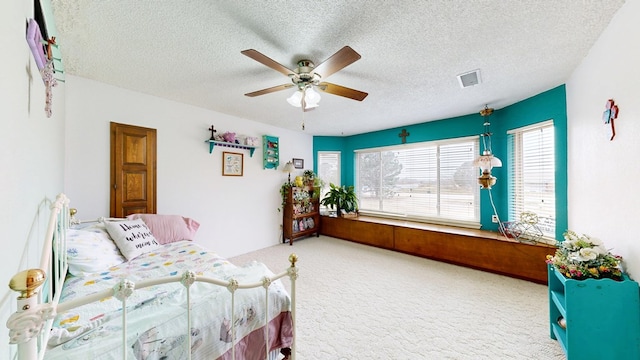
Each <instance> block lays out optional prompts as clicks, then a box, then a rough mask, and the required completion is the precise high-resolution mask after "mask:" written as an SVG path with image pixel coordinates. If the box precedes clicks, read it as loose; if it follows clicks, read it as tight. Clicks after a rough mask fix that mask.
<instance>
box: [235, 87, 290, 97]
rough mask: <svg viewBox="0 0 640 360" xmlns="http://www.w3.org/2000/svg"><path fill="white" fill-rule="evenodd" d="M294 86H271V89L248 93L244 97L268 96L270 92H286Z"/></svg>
mask: <svg viewBox="0 0 640 360" xmlns="http://www.w3.org/2000/svg"><path fill="white" fill-rule="evenodd" d="M294 86H295V85H294V84H282V85H278V86H273V87H270V88H266V89H262V90H258V91H254V92H250V93H246V94H244V95H245V96H249V97H254V96H260V95H264V94H270V93H272V92H276V91H280V90H286V89H289V88H292V87H294Z"/></svg>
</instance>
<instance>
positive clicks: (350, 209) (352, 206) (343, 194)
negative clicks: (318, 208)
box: [320, 183, 358, 217]
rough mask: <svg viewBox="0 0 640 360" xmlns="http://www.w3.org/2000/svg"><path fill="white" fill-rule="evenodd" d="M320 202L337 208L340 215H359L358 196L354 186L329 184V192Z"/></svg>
mask: <svg viewBox="0 0 640 360" xmlns="http://www.w3.org/2000/svg"><path fill="white" fill-rule="evenodd" d="M320 204H322V205H324V206H327V207H329V208H331V209H333V208H335V209H336V211H337V214H338V216H343V217H344V216H346V217H349V216H357V211H358V197H357V196H356V192H355V188H354V187H353V186H344V185H343V186H336V185H335V184H333V183H331V184H329V192H328V193H327V195H326V196H325V197H324V198H323V199H322V200H321V201H320Z"/></svg>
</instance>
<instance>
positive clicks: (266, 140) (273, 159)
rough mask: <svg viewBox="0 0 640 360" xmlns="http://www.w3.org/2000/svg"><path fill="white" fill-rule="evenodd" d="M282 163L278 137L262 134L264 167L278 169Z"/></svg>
mask: <svg viewBox="0 0 640 360" xmlns="http://www.w3.org/2000/svg"><path fill="white" fill-rule="evenodd" d="M279 164H280V150H279V144H278V138H277V137H275V136H268V135H263V136H262V165H263V168H264V169H274V170H275V169H277V168H278V165H279Z"/></svg>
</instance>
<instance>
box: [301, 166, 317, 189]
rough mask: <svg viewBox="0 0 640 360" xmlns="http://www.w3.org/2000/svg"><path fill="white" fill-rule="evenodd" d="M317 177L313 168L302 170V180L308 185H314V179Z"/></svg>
mask: <svg viewBox="0 0 640 360" xmlns="http://www.w3.org/2000/svg"><path fill="white" fill-rule="evenodd" d="M315 178H316V173H314V172H313V170H305V171H304V172H302V180H303V181H304V183H305V185H307V186H313V181H314V179H315Z"/></svg>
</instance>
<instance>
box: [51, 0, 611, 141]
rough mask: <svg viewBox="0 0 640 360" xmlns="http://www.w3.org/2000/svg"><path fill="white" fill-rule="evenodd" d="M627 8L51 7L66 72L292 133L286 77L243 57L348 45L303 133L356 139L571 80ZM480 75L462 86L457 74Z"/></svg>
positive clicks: (280, 58) (296, 113) (289, 63)
mask: <svg viewBox="0 0 640 360" xmlns="http://www.w3.org/2000/svg"><path fill="white" fill-rule="evenodd" d="M623 3H624V0H601V1H597V0H553V1H552V0H529V1H524V0H523V1H499V0H482V1H480V0H428V1H427V0H424V1H409V0H399V1H365V0H355V1H344V0H330V1H326V0H323V1H320V0H316V1H246V0H242V1H240V0H192V1H189V0H185V1H168V0H166V1H150V0H149V1H134V0H101V1H95V0H52V4H53V10H54V16H55V21H56V26H57V30H58V37H57V42H58V44H60V49H61V51H62V54H63V60H64V65H65V69H66V72H67V73H68V74H72V75H76V76H81V77H85V78H89V79H94V80H97V81H101V82H104V83H108V84H112V85H116V86H119V87H122V88H127V89H131V90H135V91H138V92H142V93H146V94H151V95H155V96H158V97H161V98H166V99H171V100H175V101H178V102H182V103H187V104H192V105H196V106H199V107H202V108H206V109H211V110H214V111H218V112H221V113H225V114H229V115H233V116H237V117H241V118H245V119H251V120H255V121H259V122H264V123H268V124H272V125H275V126H279V127H283V128H288V129H292V130H300V131H302V130H301V122H302V120H303V112H302V111H301V110H300V109H299V108H294V107H292V106H291V105H289V104H288V103H287V101H286V98H287V97H288V96H289V95H290V94H291V93H292V92H293V90H292V89H288V90H284V91H280V92H275V93H271V94H267V95H263V96H259V97H254V98H250V97H246V96H244V94H245V93H248V92H252V91H255V90H260V89H264V88H268V87H272V86H276V85H281V84H286V83H289V79H288V78H287V77H285V76H284V75H283V74H281V73H279V72H277V71H274V70H273V69H270V68H268V67H266V66H264V65H262V64H260V63H258V62H256V61H254V60H252V59H250V58H248V57H246V56H244V55H242V54H241V53H240V51H242V50H245V49H256V50H258V51H260V52H261V53H263V54H265V55H266V56H268V57H270V58H271V59H273V60H275V61H277V62H279V63H280V64H282V65H284V66H286V67H288V68H290V69H294V68H295V67H296V66H295V64H296V62H297V61H298V60H301V59H310V60H312V61H313V62H315V63H316V64H319V63H321V62H322V61H323V60H325V59H327V58H328V57H329V56H331V55H332V54H334V53H335V52H336V51H338V50H339V49H341V48H342V47H343V46H345V45H349V46H351V47H352V48H353V49H354V50H355V51H357V52H358V53H359V54H360V55H362V58H361V59H360V60H358V61H356V62H355V63H353V64H351V65H349V66H348V67H346V68H344V69H343V70H341V71H339V72H337V73H335V74H333V75H331V76H329V77H328V78H326V79H323V80H327V81H329V82H332V83H335V84H339V85H343V86H346V87H350V88H353V89H357V90H361V91H365V92H368V93H369V96H368V97H367V98H366V99H365V100H364V101H362V102H358V101H354V100H350V99H346V98H342V97H339V96H335V95H331V94H325V93H321V95H322V100H321V101H320V106H319V107H318V108H317V109H315V110H313V111H310V112H307V113H304V122H305V124H306V130H305V132H306V133H309V134H312V135H341V134H344V135H351V134H356V133H362V132H368V131H374V130H380V129H386V128H391V127H398V126H404V125H410V124H415V123H421V122H426V121H432V120H438V119H443V118H450V117H455V116H460V115H467V114H471V113H477V112H478V111H479V110H480V109H481V108H482V107H484V105H485V104H488V105H489V106H490V107H494V108H496V109H500V108H502V107H505V106H508V105H510V104H513V103H515V102H518V101H520V100H523V99H525V98H527V97H530V96H532V95H535V94H538V93H540V92H542V91H545V90H548V89H551V88H553V87H555V86H558V85H561V84H563V83H564V82H565V81H566V80H567V79H568V78H569V76H570V75H571V72H572V71H573V69H574V68H575V67H576V66H577V65H578V64H579V63H580V61H581V60H582V59H583V58H584V57H585V56H586V54H587V53H588V51H589V49H590V48H591V46H592V45H593V43H594V42H595V40H596V39H597V38H598V36H599V35H600V33H601V32H602V30H603V29H604V28H605V27H606V26H607V25H608V24H609V22H610V20H611V18H612V16H613V15H614V13H615V12H616V11H617V10H618V9H619V8H620V7H621V6H622V4H623ZM474 69H480V70H481V76H482V83H481V84H479V85H476V86H472V87H468V88H464V89H462V88H461V87H460V85H459V83H458V80H457V78H456V75H458V74H461V73H464V72H467V71H470V70H474Z"/></svg>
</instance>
